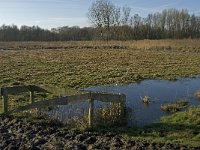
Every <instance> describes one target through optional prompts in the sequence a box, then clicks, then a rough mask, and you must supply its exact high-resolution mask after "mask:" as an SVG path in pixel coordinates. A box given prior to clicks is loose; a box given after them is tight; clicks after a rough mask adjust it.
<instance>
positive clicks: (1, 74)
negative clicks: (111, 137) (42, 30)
mask: <svg viewBox="0 0 200 150" xmlns="http://www.w3.org/2000/svg"><path fill="white" fill-rule="evenodd" d="M0 45H1V46H0V49H10V50H9V51H2V50H1V51H0V60H1V65H0V87H2V86H12V85H19V84H20V85H21V84H36V85H44V86H51V87H52V86H53V87H54V86H55V87H64V88H67V89H79V88H84V87H88V86H94V85H106V84H113V83H124V84H126V83H132V82H137V81H141V80H145V79H169V80H174V79H176V78H177V77H194V76H195V75H199V74H200V67H199V64H200V42H199V40H155V41H151V40H144V41H128V42H115V41H111V42H99V41H93V42H50V43H48V42H10V43H7V42H3V43H1V44H0ZM116 47H117V48H116ZM23 49H26V50H23ZM47 49H48V50H47ZM11 98H12V97H11ZM0 109H1V107H0ZM199 113H200V107H199V106H198V107H191V108H189V109H188V110H187V111H186V112H178V113H174V114H173V115H170V116H167V117H164V118H162V119H161V121H160V122H159V123H156V124H153V125H151V126H147V127H143V128H138V127H135V128H134V127H132V128H127V127H120V128H101V129H100V128H99V129H98V131H100V132H101V133H103V132H104V131H109V132H115V133H119V134H121V135H123V136H124V137H127V138H134V139H145V140H149V141H157V142H158V141H161V142H170V143H180V144H189V145H192V146H200V134H199V133H198V132H197V131H199V130H200V120H199V118H200V116H199Z"/></svg>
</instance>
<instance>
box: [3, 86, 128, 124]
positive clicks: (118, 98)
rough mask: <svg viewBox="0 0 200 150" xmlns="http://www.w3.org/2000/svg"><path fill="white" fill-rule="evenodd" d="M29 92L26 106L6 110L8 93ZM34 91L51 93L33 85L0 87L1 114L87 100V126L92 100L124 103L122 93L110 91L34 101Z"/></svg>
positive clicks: (91, 114)
mask: <svg viewBox="0 0 200 150" xmlns="http://www.w3.org/2000/svg"><path fill="white" fill-rule="evenodd" d="M24 92H29V93H30V103H29V104H28V105H26V106H21V107H17V108H14V109H13V110H8V101H9V99H8V95H15V94H19V93H24ZM34 92H44V93H51V92H49V91H47V90H45V89H43V88H41V87H38V86H35V85H29V86H15V87H5V88H1V96H2V100H3V113H2V115H7V114H11V113H17V112H20V111H25V110H29V109H33V108H42V107H45V106H52V105H68V104H70V103H78V102H83V101H88V102H89V104H90V106H89V114H88V125H89V127H92V126H93V116H94V100H97V101H102V102H117V103H120V104H121V106H124V105H125V100H126V96H125V95H124V94H111V93H98V92H95V93H93V92H87V93H84V94H77V95H71V96H62V97H56V98H53V99H49V100H43V101H37V102H35V101H34Z"/></svg>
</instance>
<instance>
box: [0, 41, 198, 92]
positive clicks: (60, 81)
mask: <svg viewBox="0 0 200 150" xmlns="http://www.w3.org/2000/svg"><path fill="white" fill-rule="evenodd" d="M186 43H187V44H186ZM199 43H200V40H177V41H172V40H163V41H148V40H146V41H133V42H130V41H129V42H116V43H114V42H110V43H108V42H105V43H103V42H93V45H92V42H85V43H84V42H62V43H60V42H53V43H50V42H49V43H47V42H44V43H39V42H30V43H25V42H23V43H18V42H14V43H12V42H11V43H1V44H0V45H1V46H0V49H4V50H1V51H0V60H1V65H0V86H10V85H17V84H30V83H31V84H42V85H56V86H59V87H68V88H80V87H87V86H90V85H103V84H113V83H130V82H135V81H140V80H144V79H175V78H176V77H185V76H194V75H198V74H200V67H199V64H200V44H199ZM20 45H21V47H20ZM39 46H40V48H39ZM70 46H71V47H70ZM11 47H12V48H11ZM5 49H12V50H9V51H6V50H5ZM15 49H16V50H15ZM21 49H26V50H21ZM47 49H48V50H47Z"/></svg>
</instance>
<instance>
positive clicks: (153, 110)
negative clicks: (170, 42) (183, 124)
mask: <svg viewBox="0 0 200 150" xmlns="http://www.w3.org/2000/svg"><path fill="white" fill-rule="evenodd" d="M86 90H89V91H103V92H112V93H123V94H125V95H126V107H127V108H128V110H129V111H130V110H131V111H130V112H129V113H130V118H129V120H128V122H129V125H138V126H144V125H148V124H151V123H153V122H156V121H158V120H159V119H160V118H161V117H162V116H164V115H168V114H169V113H166V112H164V111H162V110H161V109H160V106H161V105H162V104H166V103H169V102H173V101H176V100H178V99H181V98H183V99H186V100H187V101H189V104H190V105H199V104H200V101H198V100H197V99H196V97H195V96H194V93H196V92H197V91H198V90H200V78H192V79H190V78H186V79H179V80H176V81H166V80H146V81H142V82H140V83H134V84H129V85H112V86H96V87H89V88H87V89H86ZM144 96H149V97H150V98H151V100H152V101H153V102H151V103H150V104H149V105H144V104H143V103H142V101H141V97H144Z"/></svg>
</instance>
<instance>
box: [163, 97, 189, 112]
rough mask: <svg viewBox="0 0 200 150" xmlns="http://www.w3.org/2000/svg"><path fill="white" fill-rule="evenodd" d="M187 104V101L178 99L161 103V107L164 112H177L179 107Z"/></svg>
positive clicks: (181, 107)
mask: <svg viewBox="0 0 200 150" xmlns="http://www.w3.org/2000/svg"><path fill="white" fill-rule="evenodd" d="M187 106H188V101H186V100H184V99H180V100H178V101H175V102H172V103H168V104H165V105H161V107H160V108H161V109H162V110H163V111H166V112H172V113H173V112H177V111H180V110H181V109H183V108H185V107H187Z"/></svg>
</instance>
